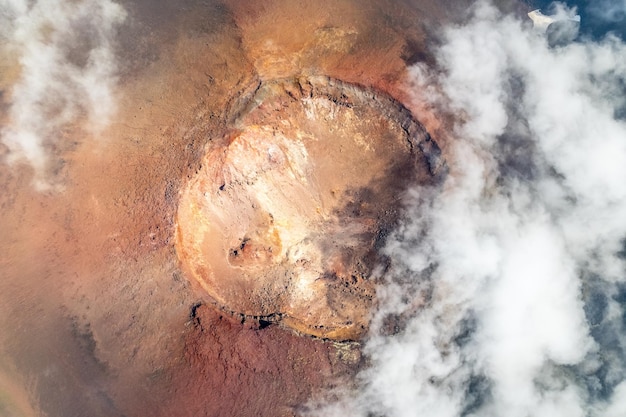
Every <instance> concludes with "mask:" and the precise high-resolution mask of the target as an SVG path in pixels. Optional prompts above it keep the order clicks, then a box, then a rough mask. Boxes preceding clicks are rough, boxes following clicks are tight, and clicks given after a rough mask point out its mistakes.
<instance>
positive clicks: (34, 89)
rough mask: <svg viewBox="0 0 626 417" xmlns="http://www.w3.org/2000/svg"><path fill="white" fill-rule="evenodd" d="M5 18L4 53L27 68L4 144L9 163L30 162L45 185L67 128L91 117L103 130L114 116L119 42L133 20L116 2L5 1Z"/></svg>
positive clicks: (15, 91) (0, 4)
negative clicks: (119, 35) (123, 29)
mask: <svg viewBox="0 0 626 417" xmlns="http://www.w3.org/2000/svg"><path fill="white" fill-rule="evenodd" d="M0 11H1V14H0V27H1V28H0V35H1V36H2V38H4V39H6V41H7V42H6V43H5V45H3V47H4V48H11V49H13V50H14V51H15V52H16V53H17V54H18V55H19V64H20V67H21V74H20V79H19V81H18V82H17V84H15V85H14V86H13V87H12V90H11V95H10V99H9V101H10V104H11V107H10V114H9V118H10V119H9V123H8V126H5V128H4V129H3V131H2V141H3V142H4V144H5V145H6V146H7V147H8V148H9V156H8V159H9V161H10V162H16V161H19V160H26V161H27V162H29V163H30V164H31V165H32V166H33V168H34V169H35V176H36V179H35V180H36V182H37V183H38V184H39V185H42V186H45V185H46V184H47V183H48V179H47V178H46V169H47V165H48V163H49V159H50V154H49V152H48V148H49V147H51V146H53V145H54V144H55V143H57V142H58V141H60V136H61V129H62V128H63V127H64V126H66V125H67V124H68V123H71V122H74V121H76V120H77V119H79V118H81V117H82V118H84V115H86V116H87V117H86V118H87V126H88V129H91V130H92V131H98V130H99V129H101V128H102V127H103V126H105V125H106V123H107V122H108V121H109V118H110V117H111V116H112V114H113V111H114V109H115V103H114V99H113V93H112V90H113V87H114V85H115V82H116V61H115V56H114V45H113V39H114V36H115V30H116V28H117V27H118V25H120V24H121V22H122V21H123V20H124V18H125V16H126V13H125V11H124V9H123V8H122V7H121V6H120V5H118V4H117V3H115V2H113V1H111V0H104V1H97V0H80V1H75V2H67V1H63V0H37V1H35V2H29V1H27V0H0Z"/></svg>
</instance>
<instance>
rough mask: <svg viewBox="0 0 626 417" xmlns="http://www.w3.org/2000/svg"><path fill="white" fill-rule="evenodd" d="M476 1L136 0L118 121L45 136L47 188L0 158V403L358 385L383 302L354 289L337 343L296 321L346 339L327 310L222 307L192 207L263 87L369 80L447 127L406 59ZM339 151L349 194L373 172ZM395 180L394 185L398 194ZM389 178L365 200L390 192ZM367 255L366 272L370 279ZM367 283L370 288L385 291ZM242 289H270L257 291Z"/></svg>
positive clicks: (302, 396) (52, 407) (261, 393)
mask: <svg viewBox="0 0 626 417" xmlns="http://www.w3.org/2000/svg"><path fill="white" fill-rule="evenodd" d="M461 3H462V2H435V1H420V2H413V1H409V0H406V1H397V0H371V1H366V2H363V1H357V0H346V1H316V2H310V1H296V0H282V1H254V2H244V1H235V0H227V1H225V2H193V1H192V2H187V3H184V4H183V3H181V4H179V3H176V2H165V1H143V2H142V1H138V2H132V1H129V2H127V3H124V6H125V7H126V9H127V10H128V13H129V17H128V19H127V22H126V23H125V24H124V25H123V27H122V28H121V31H120V33H119V44H118V45H117V51H118V56H119V66H120V79H119V83H118V88H117V90H116V99H117V102H118V110H117V113H116V117H115V118H114V120H113V122H112V123H110V124H109V126H108V127H107V128H106V129H104V130H103V131H101V132H99V133H97V134H95V133H93V131H92V130H91V129H89V128H88V126H86V125H85V124H86V122H85V121H83V120H77V121H74V122H72V123H68V124H67V125H65V126H64V127H63V129H62V130H61V131H59V132H58V135H59V138H60V139H59V140H57V141H55V142H54V143H51V144H50V146H48V149H47V152H48V153H49V155H50V165H49V167H48V169H47V178H48V179H49V181H50V182H51V183H52V184H53V185H54V187H52V188H51V189H49V190H45V191H39V190H36V189H35V188H34V187H33V186H32V179H33V172H32V169H31V168H30V167H29V166H28V165H24V164H23V165H20V164H17V165H15V164H14V165H8V164H5V163H2V164H0V184H2V185H1V187H2V193H1V194H0V230H1V231H2V232H1V238H0V273H1V276H0V329H2V331H1V332H0V353H1V354H0V414H1V415H11V416H31V415H45V416H51V417H52V416H63V417H68V416H93V417H97V416H198V415H205V416H292V415H298V414H300V413H301V412H303V410H305V409H306V404H307V402H308V401H309V400H311V399H312V398H321V397H323V396H325V395H332V394H330V392H331V391H329V390H332V388H333V387H335V386H337V385H343V386H345V385H349V384H351V383H353V381H354V375H355V373H356V372H357V371H358V369H359V367H360V366H362V364H363V362H364V359H363V358H362V357H361V354H360V349H359V346H360V345H359V339H360V338H362V337H364V334H365V333H364V331H361V330H362V329H364V328H365V326H366V324H367V318H366V317H367V313H366V310H367V308H369V307H370V305H369V304H367V303H366V304H363V305H360V304H358V303H356V304H354V303H353V304H351V305H352V307H350V306H351V305H348V307H347V310H345V311H344V313H345V314H344V313H342V314H344V315H345V316H346V317H348V318H347V319H346V318H345V317H344V319H345V320H344V321H352V322H354V323H358V327H359V329H361V330H359V331H352V330H351V331H350V332H348V335H347V336H346V337H344V336H345V335H344V336H342V335H341V334H340V335H339V336H338V337H336V338H337V339H342V340H343V339H354V340H355V341H353V342H343V343H338V342H335V341H331V340H328V339H320V338H313V337H310V336H304V335H301V334H300V333H296V332H294V331H293V330H292V328H294V327H295V328H296V329H298V330H301V331H303V332H304V333H313V334H316V335H317V336H323V337H325V336H333V335H332V334H326V333H325V332H320V331H319V329H318V331H311V329H314V328H315V326H317V325H318V324H319V323H317V322H316V321H313V322H309V321H306V320H304V321H302V320H300V322H301V323H302V322H304V323H306V324H305V325H304V326H303V325H302V324H300V325H298V324H295V325H293V323H292V325H289V323H287V325H284V323H282V324H281V323H280V322H273V321H272V320H268V319H267V318H264V319H263V320H259V319H253V318H251V317H250V316H253V315H257V316H267V314H266V313H268V312H273V311H274V310H273V309H271V308H270V309H260V310H259V309H257V310H255V311H247V310H246V307H244V308H240V307H241V306H238V307H237V308H228V305H229V304H230V302H218V303H213V301H215V298H216V294H213V296H214V297H210V296H207V293H206V292H205V291H202V290H201V289H199V288H197V286H196V285H195V284H194V282H197V277H196V279H194V277H193V273H190V272H189V269H188V268H186V267H185V259H184V257H183V258H182V260H183V262H181V259H180V258H181V256H180V253H181V246H180V245H179V246H178V247H177V246H176V227H177V213H178V207H179V203H180V201H181V196H183V197H182V198H183V199H184V198H185V197H184V195H185V194H184V190H185V187H187V185H188V184H189V183H190V181H193V178H195V177H196V176H197V175H198V173H199V172H200V173H202V172H204V171H203V170H206V169H207V167H206V161H207V159H206V158H207V157H206V156H205V155H206V153H207V151H210V150H211V149H214V148H215V147H216V146H222V145H219V143H218V142H220V141H223V140H224V137H225V134H226V133H228V132H229V131H231V130H230V129H232V126H233V125H232V116H233V114H234V112H235V113H236V112H237V111H236V109H238V106H240V105H241V102H240V100H241V97H242V95H244V94H245V93H246V92H247V91H248V89H249V88H250V86H251V85H255V83H259V82H271V80H275V79H292V80H293V79H295V77H302V76H306V77H315V76H322V77H330V78H332V79H337V80H342V81H343V82H346V83H352V84H357V85H360V86H363V88H365V89H373V90H376V91H378V92H379V93H380V97H384V100H388V101H387V103H391V104H390V105H397V106H400V105H401V106H406V107H407V108H408V109H409V110H410V111H412V113H413V115H414V116H415V117H416V119H417V120H419V121H420V122H422V123H423V124H424V125H425V127H426V129H428V130H429V131H430V132H431V133H433V136H434V137H435V138H436V137H437V135H436V133H437V129H439V128H440V126H439V125H438V122H437V121H436V120H435V119H432V118H431V117H430V116H429V114H427V113H426V112H423V113H420V111H422V110H423V109H421V107H420V106H419V99H418V97H419V92H414V91H410V83H409V78H408V75H407V65H410V64H413V63H415V62H418V61H420V62H425V63H429V62H431V57H430V55H429V50H428V48H427V44H428V42H430V41H431V40H432V37H431V35H428V34H429V33H433V28H435V27H436V26H437V25H440V24H441V22H442V21H446V20H450V19H453V18H454V17H455V16H457V13H458V12H459V10H462V9H463V5H462V4H461ZM9 58H11V57H9ZM14 58H15V57H13V58H12V59H13V61H11V60H10V59H8V60H7V61H6V62H8V63H9V64H7V65H5V66H4V67H3V69H2V74H1V78H2V79H1V80H0V81H1V83H0V86H1V87H2V95H1V96H0V98H1V99H2V107H0V108H1V109H2V110H3V113H2V123H4V124H8V123H10V121H9V120H8V119H7V117H8V116H7V115H6V109H8V107H9V106H10V94H9V92H10V89H11V85H12V83H13V82H15V80H16V79H17V78H18V77H19V66H18V65H17V62H16V61H15V59H14ZM11 63H12V64H11ZM373 90H372V91H373ZM367 91H370V90H367ZM400 103H401V104H400ZM361 106H363V105H361ZM402 111H406V110H402ZM378 113H379V116H380V112H378ZM250 114H252V115H254V113H250ZM394 114H395V113H394ZM370 116H371V115H367V119H368V120H369V119H371V117H370ZM379 116H376V117H379ZM372 117H373V116H372ZM394 117H395V116H394ZM275 119H276V120H278V119H279V118H276V117H275ZM297 120H298V119H297V118H296V119H293V120H292V122H294V123H296V122H297ZM396 121H397V120H396ZM396 121H394V123H396ZM272 123H273V122H272ZM377 123H379V124H380V123H382V122H380V121H379V122H377ZM256 124H257V125H262V123H259V122H258V121H257V122H256ZM392 124H393V123H392ZM337 126H339V125H337ZM337 126H335V127H337ZM416 126H417V125H416ZM347 127H349V126H347ZM285 129H286V130H285V131H284V132H283V133H284V134H285V135H287V136H288V134H289V133H293V129H292V130H289V129H290V128H289V127H287V128H285ZM303 129H304V128H303ZM306 129H309V130H310V129H312V127H310V126H309V127H308V128H306ZM306 129H304V130H306ZM356 129H357V130H358V129H361V130H360V131H361V132H363V131H364V129H366V127H364V126H360V127H358V128H356ZM377 129H378V131H380V128H377ZM393 129H394V128H392V129H391V130H393ZM243 130H245V129H243ZM374 130H375V131H376V129H374ZM240 131H242V129H240ZM355 132H356V131H352V132H351V136H352V137H353V136H354V135H352V133H355ZM305 133H306V132H305ZM309 133H310V132H309ZM341 134H342V133H341V132H338V135H339V136H341ZM406 134H407V133H406V132H402V131H401V129H400V130H398V131H397V132H396V136H395V139H393V138H392V139H390V141H389V143H396V145H394V146H396V147H398V146H400V145H398V143H399V142H394V140H396V141H397V140H398V139H397V138H401V140H406V136H402V135H406ZM325 135H328V132H326V133H325ZM344 136H346V134H345V132H344ZM392 136H393V135H392ZM422 140H425V137H422V136H420V139H419V140H417V141H416V142H415V144H419V143H421V141H422ZM215 143H218V145H216V144H215ZM220 143H221V142H220ZM346 143H348V142H346ZM350 146H353V145H350ZM443 147H444V149H445V144H443ZM382 148H383V150H382V151H381V152H382V153H381V154H380V155H383V158H382V159H380V160H378V159H376V158H374V159H372V160H371V161H369V162H368V163H379V164H380V168H381V169H383V168H385V166H387V167H389V166H392V165H393V163H395V162H393V161H397V160H396V159H394V155H395V154H396V151H398V152H399V153H400V154H402V153H403V152H405V154H406V155H409V154H410V151H408V150H401V149H400V148H398V149H396V148H389V149H387V150H384V146H382ZM0 151H1V152H4V153H6V150H1V149H0ZM429 152H430V151H429ZM318 153H319V155H322V154H323V153H324V149H322V150H320V151H319V152H318ZM316 158H318V157H317V156H316ZM342 161H343V160H342V159H341V158H338V159H337V160H336V161H335V160H333V159H332V158H331V159H329V160H327V163H329V164H333V163H337V166H338V167H340V169H339V171H342V172H339V171H336V170H333V169H331V168H326V171H324V172H325V174H324V175H326V176H327V177H328V178H334V177H333V175H336V176H337V178H342V175H344V177H343V180H342V181H343V182H342V183H341V184H339V185H340V186H341V187H344V188H343V189H342V191H344V190H345V188H346V187H347V186H348V184H350V183H351V181H352V179H355V178H356V177H357V176H358V175H359V171H358V170H356V171H352V172H350V170H351V169H352V170H353V169H354V163H357V162H358V161H354V163H352V162H350V163H342ZM420 161H421V162H419V164H422V163H423V164H425V165H420V166H421V167H427V165H428V164H427V163H426V162H427V161H422V160H421V159H420ZM344 162H345V161H344ZM203 164H205V165H204V166H203ZM386 164H387V165H386ZM425 169H427V170H428V169H431V170H432V169H433V167H431V168H428V167H427V168H425ZM435 169H436V168H435ZM372 172H374V171H372ZM424 172H426V171H424ZM433 172H434V171H433ZM331 173H332V174H333V175H331ZM422 174H423V173H422ZM422 174H419V175H422ZM370 179H371V178H370ZM365 180H367V178H366V179H365ZM385 181H387V183H385ZM393 184H396V183H395V182H393V181H391V182H390V180H386V179H384V181H383V185H386V186H387V187H386V188H387V189H388V190H392V191H393V193H396V192H397V191H398V190H396V189H394V188H393V187H395V185H393ZM218 188H219V187H218ZM384 188H385V187H383V188H381V189H384ZM375 194H376V193H374V194H373V195H370V196H369V197H367V196H366V197H364V198H365V200H364V203H365V204H366V205H367V204H368V203H370V202H371V203H374V202H377V201H379V200H377V197H376V195H375ZM378 195H381V194H378ZM382 195H383V196H384V198H383V201H382V203H379V202H377V203H376V204H374V206H375V207H376V210H374V211H373V212H372V213H373V214H371V219H370V220H373V221H374V222H375V224H374V225H373V226H371V225H370V226H367V227H365V229H364V230H365V231H364V232H363V233H362V234H361V235H362V236H361V237H360V238H359V239H361V238H363V239H365V240H366V244H365V245H364V246H362V245H361V244H362V243H363V241H362V240H358V239H357V243H356V244H354V245H353V249H355V251H356V252H355V253H356V255H355V256H356V258H354V259H356V261H354V260H350V262H353V261H354V262H357V261H358V260H359V259H360V258H361V255H363V256H365V255H367V253H368V251H370V250H371V249H372V248H373V247H374V246H375V243H376V240H377V239H378V238H379V237H380V236H379V235H380V232H381V230H382V229H384V227H387V226H389V225H390V224H392V222H391V223H390V224H385V221H386V220H384V219H385V218H384V216H383V215H382V214H381V213H384V211H385V210H391V211H393V210H397V207H395V206H394V204H396V203H397V201H395V200H393V199H392V195H391V194H389V193H387V194H385V193H384V192H383V194H382ZM368 199H369V200H368ZM392 200H393V201H392ZM361 203H363V201H359V204H361ZM392 203H393V204H392ZM377 204H378V205H377ZM331 211H332V210H331ZM340 215H341V213H340ZM381 219H383V220H381ZM366 220H367V219H366ZM376 222H378V223H376ZM365 223H367V222H365ZM365 223H364V224H365ZM342 224H344V223H342ZM309 226H310V225H309ZM309 226H307V227H309ZM383 226H384V227H383ZM312 227H316V226H315V223H313V226H312ZM363 236H364V237H363ZM368 245H369V246H368ZM340 249H341V250H345V249H346V248H345V247H341V248H340ZM357 258H358V259H357ZM370 269H371V265H369V266H368V267H367V268H365V269H363V270H362V271H361V272H360V275H359V276H358V277H357V280H358V281H359V282H361V281H366V280H367V278H368V277H367V274H368V272H369V270H370ZM316 271H317V270H316ZM320 271H321V272H324V270H323V268H322V269H321V270H320ZM318 272H319V271H318ZM339 275H341V274H339ZM351 275H352V274H350V273H348V274H347V275H346V277H348V276H351ZM344 278H345V277H344ZM342 279H343V278H342ZM359 285H361V284H359ZM363 288H366V290H365V291H366V293H367V297H365V298H366V299H367V300H370V299H371V297H370V295H371V294H373V293H374V290H373V287H372V286H371V285H370V284H368V283H365V284H363ZM205 289H206V288H205ZM243 291H244V292H245V289H244V290H243ZM341 291H343V290H341V289H339V294H341ZM246 294H247V293H246ZM235 297H239V298H237V299H240V300H244V301H246V300H247V301H249V302H250V303H252V304H254V300H250V299H249V298H246V297H248V296H247V295H246V296H241V294H239V295H237V294H235ZM368 297H369V298H368ZM316 300H317V301H315V300H314V302H316V303H318V302H321V301H320V299H316ZM324 300H328V297H325V298H324ZM214 304H215V305H214ZM322 304H323V305H324V306H325V305H326V304H324V303H322ZM326 307H327V306H326ZM326 307H324V308H326ZM304 308H305V305H304V304H303V305H299V306H298V307H297V308H296V309H295V310H294V309H292V311H291V313H290V314H291V315H292V316H295V315H296V313H294V311H296V310H298V311H300V312H301V311H302V310H303V309H304ZM350 308H354V309H357V310H359V312H358V314H356V315H354V314H353V312H351V311H350ZM226 310H229V311H226ZM239 310H242V311H239ZM287 310H289V309H288V308H286V309H284V311H281V312H282V313H284V312H285V311H287ZM230 311H233V312H235V313H245V314H244V316H241V315H240V314H231V312H230ZM287 313H289V311H287ZM298 314H300V313H298ZM307 320H308V319H307ZM316 320H317V319H316ZM361 326H364V327H363V328H362V327H361ZM348 327H349V326H348Z"/></svg>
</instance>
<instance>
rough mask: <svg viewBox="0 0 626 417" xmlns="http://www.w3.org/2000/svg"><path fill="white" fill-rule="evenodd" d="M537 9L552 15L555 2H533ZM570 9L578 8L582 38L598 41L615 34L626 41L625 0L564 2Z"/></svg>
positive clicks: (532, 4)
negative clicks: (609, 34) (608, 34)
mask: <svg viewBox="0 0 626 417" xmlns="http://www.w3.org/2000/svg"><path fill="white" fill-rule="evenodd" d="M529 3H530V4H531V6H532V7H533V8H535V9H541V10H542V12H543V13H544V14H547V15H549V14H551V11H552V10H553V7H554V2H553V1H531V2H529ZM562 3H564V4H565V5H567V6H568V7H574V6H576V7H577V8H578V14H579V15H580V17H581V22H580V36H582V37H591V38H592V39H595V40H598V39H601V38H603V37H604V36H606V35H607V33H609V32H610V33H613V34H615V35H617V36H619V37H621V38H622V39H626V1H624V0H580V1H563V2H562Z"/></svg>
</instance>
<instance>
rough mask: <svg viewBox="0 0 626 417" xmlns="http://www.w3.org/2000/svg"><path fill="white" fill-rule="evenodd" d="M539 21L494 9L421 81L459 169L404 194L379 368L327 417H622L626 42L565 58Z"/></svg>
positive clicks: (377, 326)
mask: <svg viewBox="0 0 626 417" xmlns="http://www.w3.org/2000/svg"><path fill="white" fill-rule="evenodd" d="M531 26H532V25H531V23H530V21H522V20H520V19H518V18H515V17H512V16H503V15H501V14H500V12H498V11H497V10H496V9H495V8H494V7H493V6H492V5H491V4H490V3H488V2H486V1H479V2H478V3H477V4H476V6H475V8H474V9H473V14H472V17H471V18H470V19H469V21H468V22H467V23H466V24H465V25H461V26H455V27H450V28H448V29H445V31H444V33H443V44H442V45H441V47H440V48H439V49H438V50H437V52H436V56H437V62H438V67H439V68H440V69H441V71H440V72H438V73H435V72H433V71H434V70H432V69H430V68H425V67H420V66H416V67H414V68H412V69H411V71H412V75H413V79H414V82H415V86H416V87H415V94H416V97H417V96H419V98H420V100H426V101H427V105H425V106H424V107H430V108H431V109H435V112H439V114H441V115H453V117H454V120H456V122H455V123H454V124H453V126H450V127H449V129H448V135H449V137H448V138H446V157H447V162H448V164H449V167H450V173H449V176H448V178H447V179H446V181H445V183H444V184H443V186H442V187H441V188H438V189H431V188H416V189H414V190H413V191H412V192H411V193H410V196H409V197H408V198H407V208H406V217H405V220H404V223H403V224H402V225H401V226H400V227H399V228H398V230H397V233H396V235H395V237H394V238H392V239H390V240H389V242H388V245H387V249H386V251H387V253H388V255H389V256H390V257H391V258H392V260H393V265H394V267H393V268H392V270H391V272H390V273H388V274H387V275H386V276H385V277H384V278H385V281H386V283H385V285H382V286H381V288H380V291H379V300H380V302H381V305H380V308H379V310H378V311H377V312H376V314H375V318H374V321H373V326H372V329H371V335H370V337H369V339H368V340H367V342H366V344H365V347H364V351H365V353H366V355H367V357H368V358H369V365H368V366H367V368H366V369H365V370H364V371H362V372H361V374H360V381H359V384H360V385H359V387H358V389H356V390H355V391H353V392H350V393H344V396H343V399H342V400H341V401H338V402H335V403H333V404H330V405H329V404H326V405H324V406H323V407H322V408H321V412H320V409H318V410H317V412H319V414H321V415H325V416H331V415H337V416H339V415H360V416H370V415H376V416H379V415H380V416H389V417H391V416H420V417H428V416H433V417H435V416H436V417H455V416H509V417H518V416H519V417H525V416H546V417H547V416H550V417H559V416H563V417H573V416H598V417H600V416H602V417H609V416H610V417H613V416H617V415H622V414H623V413H624V410H625V409H626V396H625V395H624V393H625V392H626V329H625V326H626V322H624V317H626V265H625V263H624V258H625V257H626V253H625V249H624V238H625V237H626V186H625V184H624V178H626V122H625V120H624V115H625V112H624V109H625V105H626V103H625V97H626V94H624V93H625V91H624V89H625V83H624V80H625V79H626V45H625V44H624V43H623V42H622V41H621V40H619V39H617V38H614V37H607V38H606V39H604V40H602V41H600V42H575V43H569V44H567V45H563V46H558V47H551V46H550V45H549V44H548V41H547V39H546V38H545V36H543V35H542V34H540V33H538V32H536V31H533V30H532V27H531ZM433 85H436V88H433ZM423 92H428V94H426V95H425V94H423ZM390 323H395V325H394V326H391V327H390ZM394 327H395V330H394V331H390V330H389V329H390V328H394Z"/></svg>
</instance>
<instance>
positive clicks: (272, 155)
mask: <svg viewBox="0 0 626 417" xmlns="http://www.w3.org/2000/svg"><path fill="white" fill-rule="evenodd" d="M438 153H439V151H438V148H437V147H436V145H434V142H432V141H431V140H430V136H429V135H428V134H427V132H426V130H425V129H424V128H423V127H422V126H421V125H420V124H419V123H418V122H417V121H416V120H414V119H413V117H412V116H411V114H410V112H409V111H408V110H406V109H405V108H404V107H403V106H402V105H401V104H399V103H398V102H396V101H395V100H393V99H392V98H390V97H388V96H387V95H385V94H383V93H378V92H376V91H374V90H372V89H366V88H361V87H359V86H357V85H354V84H349V83H345V82H341V81H339V80H335V79H331V78H328V77H321V76H317V77H301V78H291V79H279V80H271V81H265V82H259V83H255V84H254V85H252V86H251V87H250V88H249V90H248V92H247V93H244V94H243V96H242V97H241V99H240V100H239V104H237V105H235V110H234V111H233V116H232V118H231V125H230V127H229V128H228V129H227V132H226V133H225V135H224V136H223V137H220V138H215V139H213V140H211V141H210V142H209V145H208V147H207V150H206V154H205V155H204V157H203V161H202V167H201V169H199V170H198V172H197V173H196V174H195V176H194V177H193V178H191V179H190V180H189V182H188V183H187V185H186V186H185V187H184V189H183V191H182V196H181V199H180V202H179V207H178V215H177V253H178V256H179V258H180V259H181V260H182V262H183V264H184V265H185V267H186V269H187V273H188V274H189V275H190V276H191V277H193V280H195V281H196V282H197V284H199V286H200V287H201V288H202V290H204V292H205V293H206V294H207V295H208V296H209V297H210V299H211V300H212V301H213V302H214V304H215V305H217V306H218V307H220V308H222V309H225V310H227V311H230V312H234V313H238V314H242V315H244V316H252V317H254V318H257V319H263V320H269V321H280V322H281V323H282V324H284V325H286V326H288V327H290V328H292V329H294V330H297V331H298V332H301V333H305V334H310V335H314V336H318V337H323V338H330V339H337V340H354V339H358V338H359V337H360V336H361V335H362V334H363V333H364V331H365V330H366V329H367V327H368V321H369V312H370V309H371V307H372V306H373V304H374V303H375V288H374V284H375V279H373V277H372V271H373V269H374V267H375V266H376V265H380V264H382V263H384V259H382V257H381V256H380V255H379V254H378V251H377V250H378V249H379V248H380V247H381V245H382V244H383V243H384V240H385V236H386V234H387V233H388V231H389V230H390V228H392V227H393V225H394V223H395V222H396V220H397V214H398V209H399V208H400V205H401V199H402V194H403V192H404V190H405V188H406V187H407V184H415V183H416V181H417V182H420V181H422V182H423V181H431V180H432V176H433V174H434V173H435V172H436V171H437V170H438V167H439V160H438Z"/></svg>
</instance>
